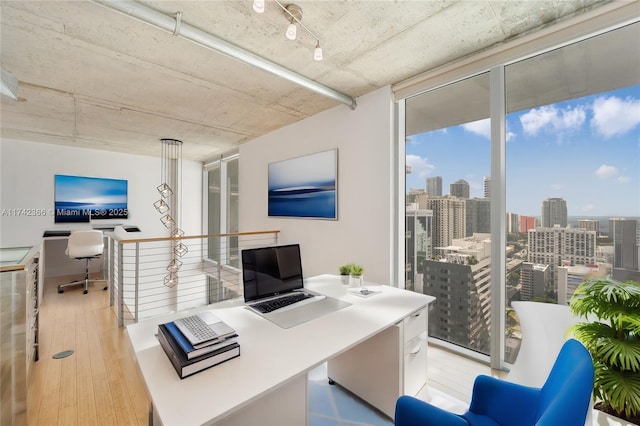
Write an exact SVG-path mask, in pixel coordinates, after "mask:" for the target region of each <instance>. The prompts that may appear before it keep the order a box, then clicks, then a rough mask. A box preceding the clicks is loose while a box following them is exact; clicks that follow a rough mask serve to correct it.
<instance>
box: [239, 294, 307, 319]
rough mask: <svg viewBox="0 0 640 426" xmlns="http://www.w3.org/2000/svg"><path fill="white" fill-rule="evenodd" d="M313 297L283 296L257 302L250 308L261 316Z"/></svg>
mask: <svg viewBox="0 0 640 426" xmlns="http://www.w3.org/2000/svg"><path fill="white" fill-rule="evenodd" d="M312 297H314V296H313V295H312V294H306V293H294V294H292V295H290V296H283V297H279V298H277V299H271V300H265V301H264V302H258V303H255V304H252V305H251V307H252V308H254V309H256V310H257V311H259V312H262V313H263V314H266V313H269V312H273V311H275V310H276V309H280V308H284V307H285V306H289V305H291V304H293V303H297V302H300V301H301V300H305V299H309V298H312Z"/></svg>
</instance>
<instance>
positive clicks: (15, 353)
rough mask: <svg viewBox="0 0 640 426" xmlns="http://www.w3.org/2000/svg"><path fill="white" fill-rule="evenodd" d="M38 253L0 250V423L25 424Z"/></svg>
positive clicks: (34, 337)
mask: <svg viewBox="0 0 640 426" xmlns="http://www.w3.org/2000/svg"><path fill="white" fill-rule="evenodd" d="M37 263H38V257H37V253H35V252H34V250H33V249H32V248H31V247H11V248H1V249H0V394H1V395H2V398H0V424H2V425H3V426H4V425H21V424H26V415H27V414H26V410H27V385H28V381H29V372H30V367H31V363H32V362H33V361H35V360H37V325H38V323H37V319H38V310H37V297H36V295H37V281H38V280H37V270H38V264H37Z"/></svg>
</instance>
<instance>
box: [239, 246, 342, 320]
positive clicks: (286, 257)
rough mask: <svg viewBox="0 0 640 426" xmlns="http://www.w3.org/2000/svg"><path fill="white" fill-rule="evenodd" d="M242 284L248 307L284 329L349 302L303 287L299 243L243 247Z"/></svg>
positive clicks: (340, 307)
mask: <svg viewBox="0 0 640 426" xmlns="http://www.w3.org/2000/svg"><path fill="white" fill-rule="evenodd" d="M242 283H243V288H244V302H245V306H247V308H249V309H251V310H252V311H254V312H256V313H258V314H259V315H262V316H264V317H265V318H267V319H269V320H271V321H272V322H274V323H276V324H278V325H279V326H281V327H283V328H289V327H292V326H294V325H297V324H301V323H303V322H306V321H309V320H311V319H315V318H318V317H320V316H323V315H325V314H327V313H329V312H333V311H335V310H338V309H342V308H344V307H346V306H349V305H350V303H348V302H344V301H341V300H338V299H334V298H331V297H327V296H324V295H321V294H318V293H315V292H313V291H311V290H309V289H306V288H305V287H304V277H303V274H302V260H301V256H300V245H299V244H289V245H281V246H270V247H259V248H252V249H245V250H242Z"/></svg>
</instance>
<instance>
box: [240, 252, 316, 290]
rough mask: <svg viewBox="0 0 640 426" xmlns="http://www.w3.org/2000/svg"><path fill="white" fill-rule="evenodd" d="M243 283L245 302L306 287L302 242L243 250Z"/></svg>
mask: <svg viewBox="0 0 640 426" xmlns="http://www.w3.org/2000/svg"><path fill="white" fill-rule="evenodd" d="M242 283H243V285H244V300H245V302H250V301H252V300H256V299H262V298H264V297H269V296H275V295H277V294H281V293H285V292H288V291H291V290H295V289H299V288H303V279H302V261H301V259H300V245H299V244H290V245H286V246H275V247H261V248H255V249H246V250H242Z"/></svg>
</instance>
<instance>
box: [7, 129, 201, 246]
mask: <svg viewBox="0 0 640 426" xmlns="http://www.w3.org/2000/svg"><path fill="white" fill-rule="evenodd" d="M158 153H160V141H158ZM56 174H66V175H76V176H94V177H106V178H116V179H127V180H128V203H129V218H128V219H127V220H99V221H93V224H94V225H95V226H101V225H103V224H104V225H106V224H114V223H124V224H130V225H137V226H138V227H140V229H141V231H142V233H141V234H135V235H136V237H160V236H168V230H167V229H166V228H165V227H164V226H163V225H162V224H161V223H160V214H159V213H158V212H157V211H156V210H155V208H154V207H153V203H154V202H155V201H156V200H158V199H159V198H160V197H159V194H158V192H157V190H156V187H157V186H158V185H159V184H160V158H159V157H148V156H140V155H130V154H122V153H115V152H107V151H99V150H93V149H86V148H80V147H68V146H59V145H52V144H42V143H34V142H25V141H16V140H9V139H2V140H0V210H2V211H3V214H2V215H1V216H0V247H11V246H22V245H36V244H39V243H40V240H41V237H42V233H43V232H44V231H45V230H55V229H65V230H66V229H76V228H82V227H86V226H87V224H68V223H67V224H56V223H54V217H53V215H52V214H51V213H50V212H49V210H51V209H53V207H54V187H53V181H54V175H56ZM182 176H183V183H182V191H183V197H182V202H183V208H182V215H183V216H182V228H183V230H184V231H185V233H186V234H187V235H189V234H191V235H193V234H196V235H198V234H201V233H202V163H199V162H194V161H183V175H182ZM12 209H45V210H47V211H48V213H47V214H46V215H45V216H14V215H12V213H11V212H9V210H12ZM132 238H133V237H132Z"/></svg>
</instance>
